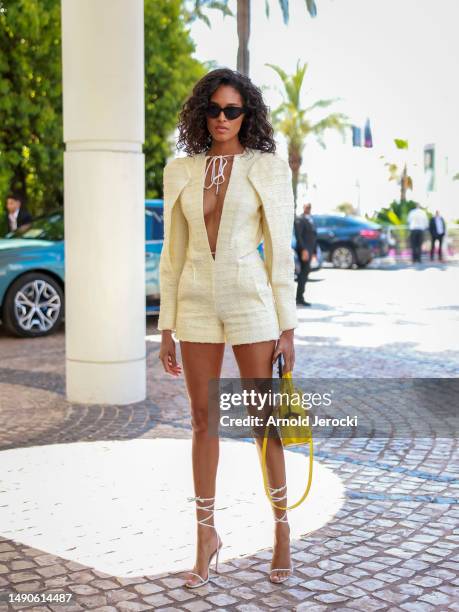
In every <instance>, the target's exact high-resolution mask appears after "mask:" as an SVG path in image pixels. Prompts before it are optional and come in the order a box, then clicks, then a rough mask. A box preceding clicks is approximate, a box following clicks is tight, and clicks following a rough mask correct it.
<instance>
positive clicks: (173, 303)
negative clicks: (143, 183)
mask: <svg viewBox="0 0 459 612" xmlns="http://www.w3.org/2000/svg"><path fill="white" fill-rule="evenodd" d="M183 164H184V158H175V159H173V160H171V161H169V162H168V163H167V164H166V166H165V167H164V172H163V186H164V208H163V218H164V242H163V248H162V251H161V256H160V261H159V290H160V309H159V317H158V329H159V330H163V329H170V330H172V331H173V330H175V323H176V315H177V289H178V283H179V280H180V275H181V273H182V270H183V266H184V263H185V257H186V251H187V247H188V223H187V221H186V218H185V216H184V214H183V212H182V206H181V201H180V198H179V196H180V180H181V179H182V177H183V173H184V172H185V169H184V167H183Z"/></svg>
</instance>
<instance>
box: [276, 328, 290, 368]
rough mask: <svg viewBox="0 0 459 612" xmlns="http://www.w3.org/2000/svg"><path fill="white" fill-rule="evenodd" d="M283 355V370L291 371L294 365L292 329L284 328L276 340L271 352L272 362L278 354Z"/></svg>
mask: <svg viewBox="0 0 459 612" xmlns="http://www.w3.org/2000/svg"><path fill="white" fill-rule="evenodd" d="M281 354H282V355H283V356H284V364H283V371H284V372H293V366H294V365H295V347H294V344H293V329H285V330H284V331H283V332H282V333H281V335H280V338H279V340H278V342H277V346H276V349H275V351H274V354H273V364H274V363H275V362H276V359H277V358H278V356H279V355H281Z"/></svg>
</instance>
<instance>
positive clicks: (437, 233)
mask: <svg viewBox="0 0 459 612" xmlns="http://www.w3.org/2000/svg"><path fill="white" fill-rule="evenodd" d="M429 232H430V244H431V246H430V259H431V260H432V261H433V259H434V255H435V242H436V241H437V240H438V259H439V260H440V261H443V253H442V250H441V247H442V243H443V238H444V237H445V234H446V223H445V220H444V219H443V217H442V216H441V215H440V211H439V210H436V211H435V215H434V216H433V217H432V218H431V219H430V221H429Z"/></svg>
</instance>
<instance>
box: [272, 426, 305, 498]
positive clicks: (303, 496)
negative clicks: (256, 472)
mask: <svg viewBox="0 0 459 612" xmlns="http://www.w3.org/2000/svg"><path fill="white" fill-rule="evenodd" d="M268 427H269V425H267V426H266V430H265V435H264V437H263V448H262V452H261V468H262V471H263V484H264V487H265V492H266V496H267V497H268V499H269V501H270V502H271V505H272V507H273V508H278V510H292V509H293V508H296V507H297V506H299V505H300V504H301V503H302V502H303V501H304V500H305V499H306V496H307V494H308V493H309V489H310V488H311V484H312V464H313V458H314V452H313V446H312V436H311V437H310V438H309V472H308V484H307V485H306V489H305V490H304V493H303V495H302V496H301V498H300V499H299V500H298V501H297V502H296V504H292V505H291V506H285V507H284V506H277V505H276V504H275V503H274V502H273V499H272V496H271V493H270V491H269V487H268V474H267V470H266V449H267V447H268V437H267V435H266V431H267V429H268Z"/></svg>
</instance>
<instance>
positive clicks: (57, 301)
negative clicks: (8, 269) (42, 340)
mask: <svg viewBox="0 0 459 612" xmlns="http://www.w3.org/2000/svg"><path fill="white" fill-rule="evenodd" d="M63 314H64V292H63V291H62V288H61V286H60V285H59V284H58V283H57V282H56V281H55V280H54V279H53V278H52V277H51V276H48V275H47V274H42V273H39V272H29V273H27V274H24V276H21V277H20V278H18V279H17V280H16V281H14V283H13V284H12V285H11V287H10V288H9V289H8V291H7V293H6V296H5V300H4V302H3V325H4V326H5V329H6V330H7V332H9V333H10V334H13V335H15V336H21V337H29V338H33V337H36V336H47V335H48V334H51V333H53V332H55V331H56V329H57V328H58V327H59V325H60V323H61V322H62V318H63Z"/></svg>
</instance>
